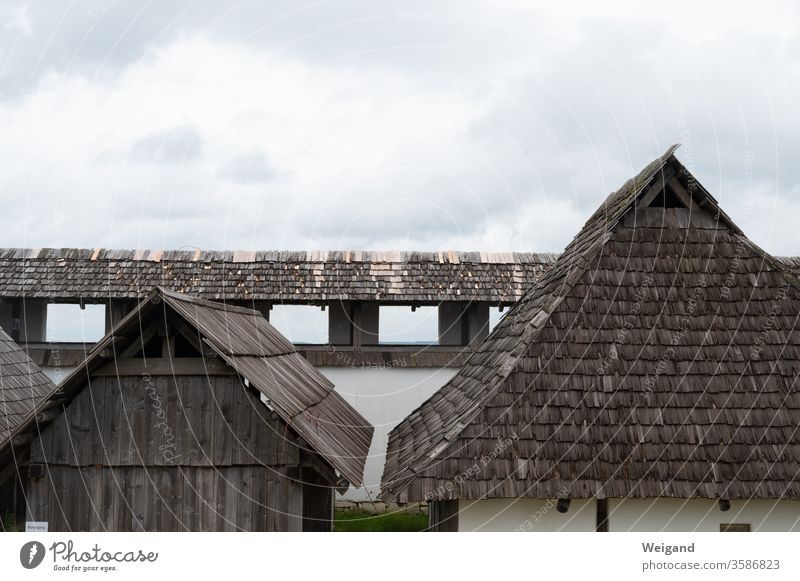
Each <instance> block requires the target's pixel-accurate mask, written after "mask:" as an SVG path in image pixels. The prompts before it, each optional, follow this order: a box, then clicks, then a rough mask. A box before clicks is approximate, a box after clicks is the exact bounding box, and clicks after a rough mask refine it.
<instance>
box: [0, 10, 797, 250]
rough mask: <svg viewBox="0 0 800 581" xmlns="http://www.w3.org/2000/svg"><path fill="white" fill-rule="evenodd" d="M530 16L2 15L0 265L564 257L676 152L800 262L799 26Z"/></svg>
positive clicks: (720, 17)
mask: <svg viewBox="0 0 800 581" xmlns="http://www.w3.org/2000/svg"><path fill="white" fill-rule="evenodd" d="M264 4H268V5H269V7H264V6H263V5H264ZM529 4H530V3H529V2H508V3H506V2H497V1H496V0H492V1H489V0H487V1H470V0H466V1H465V0H461V1H458V2H452V3H447V2H439V3H436V4H435V5H434V7H433V8H432V7H431V3H430V2H420V3H417V4H414V3H409V2H408V1H407V0H406V1H404V2H398V3H393V2H347V1H345V2H333V1H331V2H324V1H319V2H311V3H302V2H296V1H291V2H289V1H287V2H280V1H270V2H268V3H265V2H247V1H242V2H238V3H237V2H224V3H223V2H205V1H196V2H155V1H153V2H143V1H136V2H129V1H123V0H94V1H88V2H86V1H71V2H59V3H52V2H50V3H44V2H29V3H28V2H6V3H3V4H0V192H2V200H3V210H2V212H0V245H3V246H28V247H41V246H81V247H98V246H102V247H124V248H131V247H139V248H188V247H192V246H195V247H201V248H204V249H245V248H258V249H343V248H364V249H461V250H525V251H559V250H561V249H562V248H563V247H564V245H565V244H566V243H567V242H568V241H569V240H570V239H571V238H572V236H574V234H575V233H576V231H577V229H578V228H579V227H580V226H581V225H582V224H583V222H584V220H585V219H586V218H587V217H588V215H589V214H590V213H591V212H592V211H593V210H594V209H595V208H596V206H597V205H598V204H599V203H600V202H601V201H602V200H603V198H604V196H605V195H606V194H607V193H608V192H610V191H612V190H614V189H616V188H617V187H618V186H619V185H621V183H622V182H624V181H625V180H626V179H627V178H628V177H630V176H631V175H633V174H634V173H636V171H638V169H639V168H640V167H641V166H642V165H644V164H645V163H646V162H647V161H649V160H650V159H652V158H654V157H656V156H657V155H659V154H660V153H661V152H663V150H665V149H666V148H667V147H668V146H669V145H670V144H672V143H675V142H681V143H682V144H683V145H682V147H681V149H680V150H679V153H678V157H679V158H680V159H681V160H682V161H683V162H684V163H686V164H687V165H688V166H689V167H690V169H691V170H692V171H693V172H694V173H695V175H696V176H697V177H698V179H700V181H701V182H702V183H703V184H704V185H705V186H706V187H707V188H708V189H709V190H710V191H711V192H712V193H713V194H714V195H715V196H716V197H717V199H718V200H719V201H720V203H721V204H722V206H723V208H725V209H726V210H727V211H728V213H729V214H731V215H732V217H733V218H734V220H736V221H737V222H738V223H739V225H740V226H741V227H742V228H743V229H744V230H745V232H747V233H748V234H749V235H750V236H751V237H752V238H753V239H754V240H755V241H756V242H757V243H759V244H760V245H762V246H763V247H765V248H766V249H768V250H770V251H772V252H773V253H775V254H781V255H786V254H800V237H799V236H798V228H797V221H798V216H800V163H798V159H800V158H799V157H798V154H800V105H799V104H800V90H799V87H798V74H800V67H799V66H798V63H799V62H800V34H799V33H800V29H799V28H798V27H799V25H798V23H800V14H798V10H797V8H795V7H793V6H792V5H791V4H790V3H786V4H784V3H770V4H766V3H763V4H754V3H752V2H749V3H745V4H741V5H739V6H736V5H734V4H732V3H730V2H725V3H720V4H717V5H716V6H713V5H705V3H703V5H702V6H698V4H699V3H697V2H689V3H681V2H671V3H669V4H668V5H665V4H664V3H657V4H656V3H650V4H652V9H645V8H644V7H643V6H642V4H644V3H641V2H629V3H613V2H603V3H598V4H602V6H583V7H580V6H578V5H572V4H568V3H564V2H548V3H546V4H545V3H543V4H542V6H540V7H538V8H536V7H531V6H529Z"/></svg>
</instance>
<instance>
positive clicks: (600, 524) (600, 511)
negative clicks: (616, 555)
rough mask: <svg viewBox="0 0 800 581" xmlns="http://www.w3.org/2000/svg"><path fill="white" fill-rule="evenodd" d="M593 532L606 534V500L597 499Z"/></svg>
mask: <svg viewBox="0 0 800 581" xmlns="http://www.w3.org/2000/svg"><path fill="white" fill-rule="evenodd" d="M595 530H596V531H597V532H598V533H607V532H608V499H607V498H598V499H597V514H596V519H595Z"/></svg>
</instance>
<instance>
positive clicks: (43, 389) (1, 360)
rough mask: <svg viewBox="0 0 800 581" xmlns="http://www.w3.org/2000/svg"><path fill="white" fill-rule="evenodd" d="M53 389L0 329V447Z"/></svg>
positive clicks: (40, 372)
mask: <svg viewBox="0 0 800 581" xmlns="http://www.w3.org/2000/svg"><path fill="white" fill-rule="evenodd" d="M56 389H57V388H56V386H55V385H54V384H53V383H52V382H51V381H50V379H48V377H47V376H46V375H45V374H44V373H42V370H41V369H39V367H38V366H37V365H36V364H35V363H34V362H33V361H31V359H30V357H28V354H27V353H25V351H24V350H23V349H22V347H20V346H19V345H17V344H16V343H15V342H14V340H13V339H12V338H11V337H9V336H8V334H6V332H5V331H3V330H2V329H0V447H2V446H3V445H5V444H6V443H7V442H8V441H9V440H10V438H11V434H13V433H14V431H15V430H16V429H17V428H19V426H20V425H22V424H23V423H24V422H25V420H26V419H28V418H30V417H31V415H32V414H33V412H34V409H36V406H37V405H38V404H39V403H41V402H42V401H43V400H44V399H45V398H47V397H48V396H49V395H50V394H52V393H53V392H55V391H56Z"/></svg>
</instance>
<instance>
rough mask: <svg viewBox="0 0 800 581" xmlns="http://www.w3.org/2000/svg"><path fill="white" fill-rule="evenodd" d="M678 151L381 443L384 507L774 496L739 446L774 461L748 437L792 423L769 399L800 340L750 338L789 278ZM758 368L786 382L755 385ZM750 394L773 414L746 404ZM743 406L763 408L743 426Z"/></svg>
mask: <svg viewBox="0 0 800 581" xmlns="http://www.w3.org/2000/svg"><path fill="white" fill-rule="evenodd" d="M673 153H674V148H670V150H668V151H667V152H666V153H665V154H664V155H663V156H662V157H660V158H659V159H657V160H655V161H654V162H653V163H651V164H650V165H648V166H647V167H646V168H645V169H644V170H643V171H642V172H640V173H639V174H638V175H637V176H636V177H635V178H633V179H632V180H629V181H628V182H627V183H626V184H625V185H624V186H623V187H622V188H621V189H620V190H618V191H617V192H615V193H613V194H612V195H610V196H609V197H608V198H607V199H606V201H605V202H604V203H603V205H602V206H601V207H600V208H599V209H598V210H597V211H596V212H595V214H594V215H593V216H592V217H591V218H590V219H589V221H588V222H587V223H586V225H585V226H584V228H583V229H582V230H581V232H579V234H578V235H577V236H576V238H575V239H574V240H573V241H572V243H571V244H570V245H569V246H568V247H567V248H566V250H565V252H564V253H563V254H562V255H561V257H560V258H559V259H558V260H557V261H556V262H555V263H554V265H553V266H552V268H551V269H550V270H549V271H548V272H547V273H545V275H544V276H543V277H542V279H541V280H540V281H539V283H537V285H536V286H535V287H534V288H533V289H532V290H531V291H530V292H528V293H527V294H526V295H525V297H524V298H523V299H522V300H521V301H520V303H518V304H517V305H516V306H515V307H514V308H513V309H512V310H511V311H510V312H509V314H508V315H507V316H506V317H505V319H504V320H503V321H501V323H500V324H499V325H498V327H497V328H496V329H495V331H494V332H493V333H492V334H491V335H490V337H489V338H488V339H487V340H486V342H485V343H484V344H483V345H482V346H481V347H480V348H479V350H478V352H477V353H476V354H475V355H474V356H473V357H471V358H470V360H469V361H468V362H467V364H466V365H465V366H464V368H462V369H461V371H460V372H459V374H457V375H456V376H455V377H454V378H453V379H452V380H451V381H450V382H449V383H448V384H446V385H445V386H444V387H443V388H442V389H441V390H440V391H439V392H437V393H436V394H435V395H434V396H433V397H432V398H431V399H429V400H428V401H427V402H425V403H424V404H423V405H422V406H421V407H420V408H419V409H417V410H416V411H415V412H413V413H412V414H411V415H410V416H409V417H408V418H407V419H406V420H405V421H404V422H402V423H401V424H400V425H399V426H398V427H397V428H396V429H395V430H393V432H392V433H391V434H390V438H389V447H388V452H387V463H386V468H385V471H384V476H383V483H382V491H383V497H384V498H387V499H389V498H399V499H401V500H413V499H429V500H430V499H434V498H435V499H446V498H464V499H477V498H486V497H505V498H508V497H520V496H530V497H542V498H553V497H561V496H564V495H568V496H572V497H591V496H598V497H603V496H623V497H624V496H639V497H654V496H662V495H664V496H676V497H690V496H706V497H709V496H710V497H714V496H725V495H727V496H729V497H730V496H736V495H755V496H756V497H763V498H777V497H780V494H781V493H782V492H781V491H778V490H777V487H778V486H779V484H777V483H776V482H770V481H769V480H764V481H762V482H760V484H759V481H756V480H754V481H753V483H752V486H749V485H743V484H742V481H748V479H750V478H754V474H755V473H756V472H757V471H758V470H761V469H762V468H764V467H765V466H761V465H756V462H755V461H751V462H750V463H749V464H748V463H747V459H746V456H747V452H748V451H750V452H755V453H756V455H757V458H760V459H763V458H764V457H765V456H768V455H769V448H768V447H767V448H766V449H759V450H755V451H754V450H751V449H750V448H748V446H749V444H747V442H754V441H757V440H752V439H753V438H754V437H758V436H761V437H763V438H764V439H765V441H767V442H770V445H772V441H773V440H776V439H780V438H784V441H785V434H781V430H782V429H783V428H782V427H777V428H776V429H777V432H776V431H775V430H773V429H772V427H771V424H770V423H769V420H770V418H767V415H768V414H769V413H770V412H772V413H773V414H774V415H775V416H777V417H778V418H780V419H779V420H778V421H773V424H775V425H777V426H783V425H784V424H785V423H786V422H787V421H795V420H796V421H795V425H796V423H797V421H800V417H796V418H793V419H792V418H789V415H791V414H788V415H787V413H788V412H787V409H786V408H785V406H784V404H783V403H782V402H781V401H780V398H779V397H778V395H777V394H778V393H780V392H781V390H786V389H787V384H786V382H787V381H788V379H787V378H788V377H789V375H787V374H790V373H792V372H795V373H796V372H797V371H800V370H796V369H793V367H797V365H796V364H795V363H794V361H796V360H797V357H796V356H797V355H798V347H797V345H798V344H800V337H798V336H796V335H797V334H795V333H794V332H793V328H794V326H793V325H792V324H791V321H789V320H788V319H786V318H785V317H784V318H781V317H782V315H780V314H779V315H775V316H774V317H772V319H770V321H771V324H772V325H773V327H772V328H771V329H770V330H768V331H772V332H774V331H775V329H776V328H778V329H782V334H781V335H780V337H777V338H776V337H774V336H768V337H767V338H764V337H762V336H761V335H760V334H759V333H760V332H761V329H760V328H758V327H760V325H762V324H763V321H764V318H765V316H769V315H770V313H771V309H772V307H771V306H770V305H772V306H774V305H775V304H776V302H777V303H781V302H782V301H788V303H781V304H780V305H779V307H778V308H779V309H783V313H784V315H785V313H786V312H792V310H794V312H800V303H798V302H797V301H796V294H797V288H798V286H797V281H796V279H795V278H794V276H793V275H792V274H790V273H789V272H788V270H787V269H786V268H785V266H784V265H782V264H781V263H780V262H778V261H777V260H775V259H774V258H773V257H771V256H769V255H767V254H765V253H764V252H763V251H761V250H760V249H758V247H756V246H755V245H754V244H753V243H752V242H750V241H749V240H747V238H746V237H745V236H744V235H743V234H742V233H741V231H740V230H739V229H738V228H737V227H736V225H735V224H733V222H732V221H731V220H730V218H728V217H727V216H726V215H725V214H724V212H722V210H721V209H720V208H719V206H718V204H717V202H716V200H714V198H713V197H712V196H711V195H710V194H709V193H708V192H707V191H706V190H705V189H704V188H703V187H702V186H701V185H700V184H699V183H698V182H697V181H696V180H695V179H694V178H693V176H692V175H691V174H690V173H689V172H688V170H686V168H685V167H683V165H682V164H680V162H678V160H677V159H675V157H674V156H673ZM698 292H700V294H699V295H698V294H697V293H698ZM751 295H752V297H754V298H755V299H756V300H750V302H747V301H748V296H751ZM743 305H745V306H743ZM632 311H633V312H632ZM718 311H719V312H718ZM687 316H688V319H687ZM737 317H738V319H737ZM737 320H738V321H739V324H740V327H741V326H744V328H745V329H744V330H741V329H740V328H739V327H737V325H736V321H737ZM684 324H685V325H686V328H685V329H682V328H681V325H684ZM754 327H757V328H756V329H754ZM768 334H769V333H768ZM731 335H733V336H735V339H733V340H732V345H731V348H730V349H726V348H725V337H730V336H731ZM673 341H675V342H676V344H673ZM704 341H710V343H709V344H706V343H705V342H704ZM781 341H784V342H785V343H786V344H787V347H786V348H785V349H783V350H780V349H779V350H777V351H776V350H775V349H774V348H772V347H770V348H766V347H764V345H771V344H773V343H780V342H781ZM751 344H752V345H754V347H753V348H752V349H749V348H748V345H751ZM759 345H761V347H759ZM773 347H774V346H773ZM787 349H788V351H787ZM766 353H769V355H768V356H767V355H766ZM693 354H694V355H695V356H697V357H699V358H700V360H699V361H692V357H691V356H692V355H693ZM792 357H794V359H792ZM751 358H758V359H759V361H753V360H751ZM770 358H771V359H772V360H773V361H772V364H773V365H774V364H775V363H777V364H779V365H780V367H781V373H780V377H777V376H776V375H774V374H773V375H772V376H771V377H767V376H765V377H761V376H760V375H759V374H760V373H761V372H763V371H765V370H767V375H769V369H771V367H770V365H771V363H770V362H769V361H768V360H769V359H770ZM715 364H716V365H717V366H718V367H719V368H718V369H717V368H715V367H714V366H715ZM736 377H740V378H741V377H747V379H746V383H742V382H741V381H740V382H738V383H737V382H736V381H735V378H736ZM762 380H763V381H762ZM759 382H760V385H762V387H763V389H766V390H771V392H770V393H771V395H770V398H769V400H768V401H767V399H764V400H760V401H759V402H755V401H749V399H748V397H749V396H747V395H746V394H742V393H740V392H741V390H742V387H741V386H742V385H746V386H747V389H749V390H751V392H752V391H753V390H754V389H757V386H758V385H759ZM704 385H705V386H706V387H707V389H708V390H710V391H711V392H713V393H715V394H716V393H726V394H727V395H730V396H731V399H730V400H726V399H725V398H724V397H722V398H717V397H716V396H710V395H708V393H706V392H705V391H704V387H703V386H704ZM754 386H755V387H754ZM725 390H727V392H725ZM772 391H774V392H775V393H774V394H772ZM756 395H758V392H757V391H756ZM743 398H744V399H743ZM745 400H747V401H748V404H747V405H748V409H749V408H753V407H756V408H759V409H757V410H756V411H754V412H753V413H752V415H750V416H748V415H747V412H748V409H745V408H744V407H741V408H740V407H737V406H741V405H742V402H743V401H745ZM797 404H798V405H800V402H797ZM759 406H760V407H759ZM732 407H733V408H735V409H733V410H732V409H731V408H732ZM713 410H717V412H716V414H717V415H718V416H719V415H722V416H723V417H724V419H722V420H721V419H720V418H719V417H714V415H715V412H714V411H713ZM795 415H797V414H795ZM739 416H742V417H739ZM753 416H757V417H758V418H759V419H758V420H757V421H756V420H754V419H753ZM735 421H739V422H741V423H743V424H745V425H750V426H754V428H753V429H743V430H739V431H738V432H736V431H735V430H733V429H732V428H731V426H732V425H733V422H735ZM726 426H727V427H726ZM755 426H759V427H755ZM722 441H727V442H729V443H731V444H736V446H733V447H732V448H731V449H726V448H725V447H724V445H723V446H721V447H720V442H722ZM698 445H699V446H700V447H699V448H698ZM794 445H795V444H794V443H793V442H792V446H794ZM795 449H796V447H794V448H792V450H795ZM667 457H668V458H669V459H670V460H671V462H666V461H663V460H664V458H667ZM697 458H700V459H699V460H698V459H697ZM487 459H488V460H487ZM476 462H477V467H476ZM778 465H779V464H778ZM783 468H784V467H783V466H781V469H783ZM648 470H649V471H648ZM737 471H740V472H741V474H740V475H738V476H737V474H736V472H737ZM773 471H774V469H773ZM762 474H763V472H762ZM759 478H760V477H759ZM783 492H786V491H783ZM787 493H788V494H791V495H792V496H793V497H795V496H798V495H800V490H797V489H796V486H795V485H794V484H792V489H791V491H788V492H787ZM775 495H778V496H775Z"/></svg>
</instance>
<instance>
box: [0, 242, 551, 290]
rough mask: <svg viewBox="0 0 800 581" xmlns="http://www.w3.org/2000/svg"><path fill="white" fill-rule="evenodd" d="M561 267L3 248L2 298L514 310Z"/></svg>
mask: <svg viewBox="0 0 800 581" xmlns="http://www.w3.org/2000/svg"><path fill="white" fill-rule="evenodd" d="M553 260H554V256H553V255H550V254H537V253H517V252H507V253H500V252H454V251H450V252H369V251H341V252H328V251H320V252H277V251H258V252H256V251H237V252H213V251H205V252H203V251H200V250H196V251H195V250H190V251H176V250H167V251H164V250H108V249H100V248H98V249H73V248H34V249H26V248H2V249H0V297H19V296H26V297H28V298H43V299H66V300H69V299H72V300H75V299H81V298H82V299H88V300H92V299H94V300H107V299H138V298H141V297H142V296H144V295H145V294H147V293H148V292H149V291H150V289H152V288H154V287H156V286H160V287H163V288H165V289H168V290H172V291H177V292H186V293H191V294H192V295H194V296H199V297H202V298H205V299H208V300H228V301H230V300H238V301H246V300H268V301H287V302H292V301H298V302H312V301H319V302H322V301H332V300H370V301H371V300H380V301H383V302H400V303H412V302H438V301H442V300H458V301H467V300H477V301H491V302H497V303H500V302H502V303H513V302H514V301H516V300H517V299H518V298H519V297H521V296H522V293H523V289H525V288H527V287H528V286H529V285H530V284H531V282H532V281H534V280H535V279H536V278H537V277H538V276H539V275H540V274H541V272H542V271H543V270H544V268H545V267H546V266H548V265H549V264H550V263H552V261H553Z"/></svg>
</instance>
